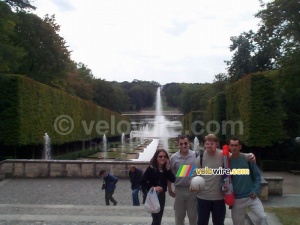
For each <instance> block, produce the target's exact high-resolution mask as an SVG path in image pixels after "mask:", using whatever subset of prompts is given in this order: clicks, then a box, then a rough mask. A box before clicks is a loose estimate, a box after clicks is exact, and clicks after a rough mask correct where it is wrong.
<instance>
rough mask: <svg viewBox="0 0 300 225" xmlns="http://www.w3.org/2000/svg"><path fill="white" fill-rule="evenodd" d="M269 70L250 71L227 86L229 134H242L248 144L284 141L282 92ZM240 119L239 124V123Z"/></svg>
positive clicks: (243, 140)
mask: <svg viewBox="0 0 300 225" xmlns="http://www.w3.org/2000/svg"><path fill="white" fill-rule="evenodd" d="M265 74H266V73H256V74H252V75H248V76H246V77H245V78H243V79H241V80H239V81H238V82H236V83H234V84H232V85H230V86H229V87H228V89H227V90H226V102H227V106H226V116H227V121H228V122H230V123H231V126H230V124H229V126H227V127H226V128H227V129H226V135H227V137H230V136H232V135H234V136H239V137H240V139H241V141H242V142H244V143H245V145H246V146H248V147H266V146H271V145H273V144H275V143H278V142H280V141H282V140H283V139H284V137H285V134H284V130H283V119H284V113H283V110H282V107H281V102H280V94H279V93H278V91H276V89H275V85H274V82H273V81H272V80H271V79H269V78H267V77H266V76H265ZM237 122H240V124H239V126H232V125H234V124H235V125H236V124H237Z"/></svg>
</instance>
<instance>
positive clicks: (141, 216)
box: [0, 204, 232, 225]
mask: <svg viewBox="0 0 300 225" xmlns="http://www.w3.org/2000/svg"><path fill="white" fill-rule="evenodd" d="M4 221H6V222H7V221H10V222H12V221H14V223H13V224H22V225H25V224H26V225H27V224H42V225H48V224H49V225H50V224H51V225H62V224H64V225H71V224H72V225H73V224H74V223H75V224H99V225H102V224H103V225H104V224H106V225H108V224H109V225H113V224H116V225H129V224H131V225H141V224H150V223H151V215H150V214H149V213H147V212H145V210H144V207H143V206H93V205H38V204H0V224H1V225H2V224H5V223H3V222H4ZM7 224H11V223H7ZM171 224H174V210H173V207H171V206H166V208H165V211H164V216H163V221H162V225H171ZM186 224H188V221H187V219H186ZM210 224H212V223H211V222H210ZM225 224H226V225H229V224H232V220H231V218H229V217H228V218H226V219H225Z"/></svg>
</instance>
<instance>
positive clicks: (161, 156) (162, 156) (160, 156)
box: [158, 155, 167, 159]
mask: <svg viewBox="0 0 300 225" xmlns="http://www.w3.org/2000/svg"><path fill="white" fill-rule="evenodd" d="M158 158H165V159H166V158H167V156H164V155H159V156H158Z"/></svg>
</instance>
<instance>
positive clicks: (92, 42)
mask: <svg viewBox="0 0 300 225" xmlns="http://www.w3.org/2000/svg"><path fill="white" fill-rule="evenodd" d="M34 4H35V6H37V10H36V12H35V13H37V14H38V15H39V16H40V17H43V16H44V15H45V14H50V15H52V14H55V15H56V20H57V23H58V24H59V25H61V33H60V35H61V36H62V37H64V39H65V40H66V41H67V45H69V46H70V47H69V50H72V51H73V52H72V59H73V60H75V61H76V62H83V63H85V64H86V65H87V66H88V67H89V68H90V69H91V70H92V71H93V74H94V75H95V76H97V77H100V78H102V79H106V80H109V81H110V80H116V81H119V82H121V81H125V80H126V81H132V80H133V79H139V80H149V81H152V80H154V81H157V82H159V83H161V84H165V83H170V82H195V83H204V82H212V81H213V79H214V76H215V75H216V74H218V73H221V72H226V70H225V68H226V65H225V63H224V60H229V59H230V58H231V53H230V52H229V48H228V47H229V45H230V44H231V43H230V36H237V35H239V34H240V33H242V32H244V31H249V30H250V29H253V30H256V29H257V23H258V20H257V19H255V18H254V14H255V13H256V12H258V10H259V9H260V7H259V1H258V0H226V1H225V0H190V1H179V0H151V1H149V0H148V1H147V0H109V1H104V0H97V1H82V0H72V1H70V0H69V1H68V0H64V1H58V0H52V1H51V0H36V2H35V3H34Z"/></svg>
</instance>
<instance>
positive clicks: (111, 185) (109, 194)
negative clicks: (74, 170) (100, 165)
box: [100, 170, 118, 205]
mask: <svg viewBox="0 0 300 225" xmlns="http://www.w3.org/2000/svg"><path fill="white" fill-rule="evenodd" d="M100 176H101V177H102V178H103V185H102V190H105V203H106V205H109V201H111V202H112V203H113V204H114V205H117V203H118V202H117V201H116V200H115V199H114V198H113V194H114V192H115V189H116V183H117V182H118V178H117V177H115V176H113V175H111V174H110V173H108V172H107V171H106V170H101V171H100Z"/></svg>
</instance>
